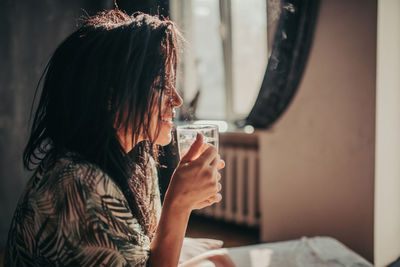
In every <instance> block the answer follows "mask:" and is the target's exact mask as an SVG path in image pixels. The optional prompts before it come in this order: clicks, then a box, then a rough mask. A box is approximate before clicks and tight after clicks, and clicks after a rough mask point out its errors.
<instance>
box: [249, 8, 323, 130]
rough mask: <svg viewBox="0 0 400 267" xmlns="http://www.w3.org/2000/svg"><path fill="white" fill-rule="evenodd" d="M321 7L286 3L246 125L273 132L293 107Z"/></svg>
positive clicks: (281, 9)
mask: <svg viewBox="0 0 400 267" xmlns="http://www.w3.org/2000/svg"><path fill="white" fill-rule="evenodd" d="M270 1H271V0H270ZM272 2H274V1H272ZM318 6H319V0H282V5H281V8H280V11H281V14H280V16H279V21H278V25H277V27H276V31H275V35H274V38H273V43H272V51H271V56H270V57H269V60H268V66H267V70H266V72H265V75H264V79H263V82H262V85H261V89H260V92H259V95H258V97H257V100H256V103H255V105H254V107H253V108H252V110H251V112H250V114H249V115H248V117H247V119H246V120H245V122H244V123H242V124H243V125H245V124H250V125H253V126H254V127H255V128H264V129H265V128H269V127H270V126H271V125H272V124H273V123H274V122H275V121H276V120H277V119H278V118H279V117H280V116H281V115H282V113H283V112H284V111H285V110H286V108H287V107H288V105H289V104H290V102H291V100H292V98H293V96H294V95H295V93H296V90H297V87H298V85H299V83H300V80H301V77H302V75H303V72H304V68H305V66H306V62H307V58H308V52H309V49H310V47H311V44H312V36H313V32H314V25H315V22H316V19H317V14H318Z"/></svg>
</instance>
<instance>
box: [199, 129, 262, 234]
mask: <svg viewBox="0 0 400 267" xmlns="http://www.w3.org/2000/svg"><path fill="white" fill-rule="evenodd" d="M227 139H229V138H227ZM230 139H232V138H230ZM234 139H235V142H231V141H230V142H229V140H228V142H224V138H223V137H221V141H220V154H221V157H222V158H223V159H224V160H225V163H226V165H225V168H224V169H223V170H222V171H221V175H222V179H221V184H222V190H221V194H222V201H221V202H220V203H217V204H214V205H212V206H210V207H207V208H204V209H202V210H197V211H196V212H195V213H196V214H198V215H202V216H206V217H212V218H215V219H218V220H223V221H227V222H233V223H236V224H244V225H247V226H251V227H252V226H258V225H259V223H260V211H259V210H260V209H259V193H258V188H259V171H258V170H259V168H258V164H259V163H258V148H257V147H258V146H257V145H254V142H250V144H249V142H243V143H240V141H238V140H241V139H238V138H234Z"/></svg>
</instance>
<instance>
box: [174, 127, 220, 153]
mask: <svg viewBox="0 0 400 267" xmlns="http://www.w3.org/2000/svg"><path fill="white" fill-rule="evenodd" d="M197 133H201V134H202V135H203V143H204V144H210V145H213V146H215V147H216V148H217V150H218V126H217V125H212V124H190V125H181V126H178V127H177V128H176V135H177V139H178V149H179V157H180V158H182V157H183V156H184V155H185V154H186V153H187V152H188V150H189V148H190V146H191V145H192V143H193V142H194V141H195V140H196V136H197Z"/></svg>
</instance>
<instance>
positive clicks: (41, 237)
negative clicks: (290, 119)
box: [5, 10, 224, 266]
mask: <svg viewBox="0 0 400 267" xmlns="http://www.w3.org/2000/svg"><path fill="white" fill-rule="evenodd" d="M179 37H180V34H179V31H178V30H177V28H176V26H175V25H174V24H173V23H172V22H171V21H169V20H160V19H159V18H157V17H153V16H149V15H145V14H140V13H137V14H134V15H133V16H128V15H126V14H125V13H123V12H121V11H119V10H111V11H105V12H102V13H100V14H98V15H96V16H94V17H90V18H88V19H87V20H86V21H85V23H84V24H83V26H82V27H81V28H80V29H78V30H77V31H76V32H74V33H73V34H72V35H71V36H69V37H68V38H67V39H66V40H65V41H64V42H63V43H62V44H61V45H60V46H59V47H58V48H57V49H56V51H55V52H54V55H53V56H52V58H51V60H50V62H49V64H48V66H47V67H46V72H45V76H44V80H43V89H42V94H41V98H40V101H39V104H38V108H37V111H36V114H35V117H34V121H33V125H32V131H31V135H30V138H29V141H28V144H27V146H26V148H25V151H24V165H25V167H26V168H28V169H33V170H35V172H34V174H33V176H32V178H31V179H30V180H29V182H28V184H27V186H26V188H25V191H24V193H23V195H22V197H21V199H20V202H19V203H18V207H17V209H16V212H15V215H14V218H13V221H12V225H11V229H10V232H9V237H8V243H7V248H6V256H5V265H6V266H26V265H29V266H31V265H34V266H49V265H51V266H53V265H56V266H98V265H104V266H142V265H146V264H149V265H150V266H176V265H177V264H178V259H179V253H180V249H181V246H182V241H183V238H184V235H185V231H186V226H187V223H188V219H189V215H190V213H191V211H192V210H194V209H200V208H203V207H205V206H208V205H211V204H213V203H215V202H218V201H220V200H221V195H220V194H219V193H218V192H219V190H220V189H221V184H220V183H219V182H218V181H219V179H220V175H219V173H218V169H220V168H222V167H223V165H224V163H223V161H222V160H220V157H219V155H218V153H217V151H216V149H215V148H214V147H212V146H209V147H206V148H204V145H203V144H202V137H201V135H198V136H197V139H196V141H195V142H194V143H193V145H192V147H191V149H190V150H189V152H188V153H187V154H186V155H185V157H183V158H182V159H181V161H180V163H179V165H178V167H177V168H176V170H175V172H174V174H173V177H172V179H171V183H170V186H169V188H168V190H167V193H166V196H165V199H164V205H163V207H162V208H161V205H160V197H159V190H158V181H157V175H156V170H155V166H156V164H157V154H158V150H157V147H158V146H160V145H161V146H162V145H166V144H168V143H169V142H170V140H171V129H172V126H173V123H172V119H173V116H174V108H176V107H179V106H180V105H181V104H182V99H181V97H180V96H179V95H178V93H177V92H176V90H175V87H174V86H175V72H176V68H177V60H178V40H179Z"/></svg>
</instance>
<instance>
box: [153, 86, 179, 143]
mask: <svg viewBox="0 0 400 267" xmlns="http://www.w3.org/2000/svg"><path fill="white" fill-rule="evenodd" d="M182 103H183V100H182V98H181V96H180V95H179V94H178V92H177V91H176V89H175V88H169V89H165V91H164V92H163V96H162V103H161V116H159V112H154V113H153V114H154V115H153V116H152V118H151V123H150V132H151V134H152V136H157V138H156V139H155V144H157V145H162V146H165V145H168V144H169V143H170V142H171V138H172V136H171V130H172V128H173V126H174V123H173V118H174V116H175V108H177V107H179V106H181V105H182ZM157 129H158V130H159V132H158V135H157Z"/></svg>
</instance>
